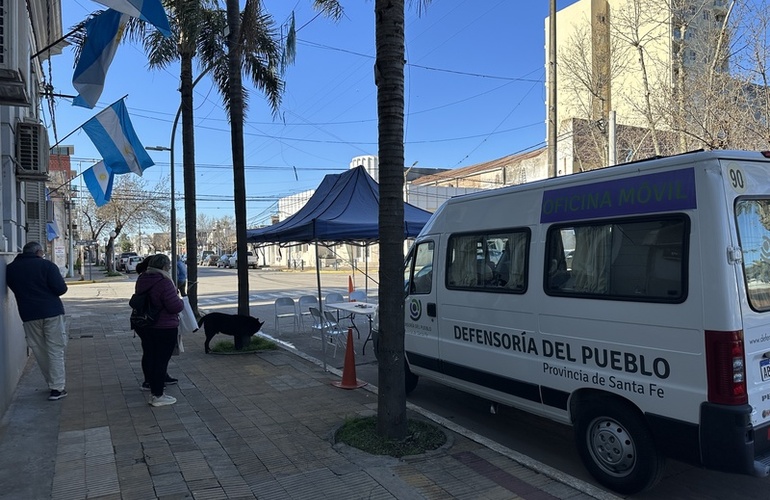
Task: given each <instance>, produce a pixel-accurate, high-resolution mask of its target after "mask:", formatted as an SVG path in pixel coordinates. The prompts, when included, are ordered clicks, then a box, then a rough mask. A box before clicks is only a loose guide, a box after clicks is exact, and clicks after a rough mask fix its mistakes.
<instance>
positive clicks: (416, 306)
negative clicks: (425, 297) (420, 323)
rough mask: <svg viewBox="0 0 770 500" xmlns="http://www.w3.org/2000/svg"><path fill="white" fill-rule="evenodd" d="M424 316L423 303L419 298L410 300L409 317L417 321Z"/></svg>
mask: <svg viewBox="0 0 770 500" xmlns="http://www.w3.org/2000/svg"><path fill="white" fill-rule="evenodd" d="M421 316H422V304H421V303H420V301H419V300H417V299H412V300H411V301H410V302H409V318H410V319H411V320H412V321H417V320H418V319H420V317H421Z"/></svg>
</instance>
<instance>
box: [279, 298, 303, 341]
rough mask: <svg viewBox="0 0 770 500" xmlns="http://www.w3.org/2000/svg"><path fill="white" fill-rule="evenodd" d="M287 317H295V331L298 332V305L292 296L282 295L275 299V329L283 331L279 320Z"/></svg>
mask: <svg viewBox="0 0 770 500" xmlns="http://www.w3.org/2000/svg"><path fill="white" fill-rule="evenodd" d="M286 318H293V321H294V333H297V325H298V318H297V306H296V304H295V303H294V299H292V298H291V297H280V298H277V299H275V331H276V332H277V333H280V332H281V329H280V327H279V321H280V320H282V319H286Z"/></svg>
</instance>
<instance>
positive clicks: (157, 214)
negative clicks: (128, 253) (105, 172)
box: [83, 174, 169, 271]
mask: <svg viewBox="0 0 770 500" xmlns="http://www.w3.org/2000/svg"><path fill="white" fill-rule="evenodd" d="M167 193H168V189H167V188H166V186H165V185H164V184H163V183H160V184H158V185H156V186H155V187H153V188H152V189H147V182H146V181H145V180H144V179H142V178H141V177H139V176H136V175H133V174H125V175H118V176H116V177H115V181H114V186H113V189H112V198H111V199H110V201H109V203H107V204H106V205H103V206H101V207H98V208H97V207H96V205H95V204H94V203H93V201H92V200H91V201H90V203H86V204H85V205H84V207H83V220H84V224H85V225H86V226H87V227H88V230H89V231H90V236H91V239H95V240H98V238H99V236H100V235H101V234H102V232H104V233H105V236H109V241H108V243H107V249H106V256H105V264H106V265H107V269H108V270H109V271H114V270H115V268H114V266H115V264H114V253H115V250H114V245H115V243H114V241H115V238H117V237H118V236H120V234H121V233H122V232H123V231H133V230H135V229H136V228H137V227H139V225H140V224H144V225H151V224H156V225H158V226H161V227H162V226H164V225H167V224H168V213H169V200H168V194H167ZM112 231H115V236H114V237H113V236H112V235H111V234H110V233H111V232H112Z"/></svg>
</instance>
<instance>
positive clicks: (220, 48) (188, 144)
mask: <svg viewBox="0 0 770 500" xmlns="http://www.w3.org/2000/svg"><path fill="white" fill-rule="evenodd" d="M165 7H166V9H167V12H168V13H169V14H170V19H169V21H170V24H171V29H172V33H173V36H172V37H171V38H165V37H163V36H162V35H161V34H160V33H159V32H157V31H155V30H153V31H151V32H149V33H145V32H144V31H141V30H137V31H136V34H138V35H139V36H141V37H142V40H143V43H144V46H145V50H146V51H147V53H148V59H149V65H150V67H151V68H164V67H166V66H168V65H169V64H171V63H172V62H174V61H176V60H179V62H180V93H181V111H182V149H183V159H182V164H183V170H184V190H185V233H186V238H187V265H188V270H187V280H188V283H191V284H193V283H196V282H197V281H198V255H197V247H198V242H197V234H198V232H197V214H196V209H195V198H196V186H195V133H194V126H193V109H194V106H193V87H194V86H195V84H196V83H197V81H198V80H199V79H200V78H201V77H202V76H203V75H204V74H206V73H209V72H211V73H212V75H213V78H214V80H215V81H216V83H217V89H218V90H219V92H220V94H221V96H222V98H223V101H224V103H225V107H226V109H227V110H228V112H229V113H230V114H231V115H232V114H233V111H234V108H235V110H236V111H235V113H236V114H239V116H240V118H239V120H237V121H239V123H240V137H241V144H240V160H236V155H235V154H234V155H233V161H234V164H235V165H237V164H240V166H241V167H240V175H238V174H237V172H238V167H237V166H234V173H235V174H236V175H235V181H234V184H235V192H236V193H239V192H241V193H242V196H241V197H240V200H239V196H238V195H237V194H236V197H235V200H236V201H235V202H236V214H238V212H239V210H241V211H242V212H243V214H244V216H243V220H242V228H241V232H238V230H237V226H238V225H237V224H236V236H237V238H238V252H239V254H240V255H245V254H246V248H245V244H246V243H245V241H246V239H245V238H246V220H245V210H246V207H245V181H244V176H243V140H242V137H243V133H242V130H243V118H242V117H243V108H244V105H243V103H244V101H245V100H246V99H247V98H248V92H247V91H246V90H245V89H243V86H242V85H241V71H246V72H247V74H248V75H249V77H250V79H251V80H252V82H253V83H254V85H255V86H256V87H257V88H258V89H260V90H261V91H263V92H264V93H265V95H266V97H267V99H268V101H269V103H270V105H271V107H272V109H273V112H274V113H277V111H278V107H279V106H280V102H281V94H282V92H283V82H282V80H281V78H280V73H279V63H280V60H281V54H282V51H281V48H280V45H279V44H278V42H277V41H276V40H278V39H279V37H278V34H277V33H276V32H275V31H274V30H273V28H272V26H273V22H272V19H271V18H270V16H268V15H264V14H262V13H261V12H260V11H259V10H258V9H259V2H251V1H248V2H246V6H245V8H244V11H243V13H241V12H239V11H238V10H237V9H236V12H235V13H234V16H235V17H236V18H238V21H239V24H240V22H242V23H243V26H244V27H246V28H247V29H243V30H238V31H237V32H236V31H234V30H233V29H232V28H230V23H229V20H228V17H227V13H226V12H225V11H223V10H221V9H218V8H217V2H216V1H214V0H166V2H165ZM241 19H242V20H241ZM228 28H230V32H229V34H228V32H227V29H228ZM131 33H132V32H131V31H130V30H129V35H131ZM231 40H234V43H235V46H236V47H237V51H236V54H237V56H238V58H239V61H241V62H240V63H239V65H238V67H237V71H236V73H237V74H235V75H232V74H231V73H230V68H229V61H228V53H227V52H226V51H225V46H226V45H227V44H228V43H230V41H231ZM196 56H197V57H198V59H199V60H200V64H201V66H202V68H203V71H202V72H201V73H200V74H199V75H198V78H197V79H196V80H193V60H194V59H195V57H196ZM231 80H232V81H233V82H234V83H233V86H232V88H234V89H240V91H239V92H237V95H235V96H234V95H233V94H232V93H231V91H230V90H231V83H230V82H231ZM235 80H237V82H236V81H235ZM233 103H235V105H234V106H233ZM241 204H242V206H241ZM172 229H173V228H172ZM241 246H243V248H241ZM248 289H249V285H248V268H247V267H246V266H239V267H238V304H239V308H238V312H239V314H248ZM188 297H189V300H190V306H191V307H192V308H193V310H195V311H197V310H198V294H197V288H196V287H195V286H191V287H190V289H189V290H188ZM243 304H245V310H244V308H243Z"/></svg>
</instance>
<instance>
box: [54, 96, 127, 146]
mask: <svg viewBox="0 0 770 500" xmlns="http://www.w3.org/2000/svg"><path fill="white" fill-rule="evenodd" d="M126 97H128V94H126V95H124V96H123V97H121V98H120V99H118V100H117V101H115V102H113V103H112V104H110V106H112V105H113V104H117V103H119V102H120V101H122V100H123V99H125V98H126ZM110 106H107V107H105V108H104V109H107V108H109V107H110ZM104 109H103V110H102V111H104ZM102 111H99V113H101V112H102ZM99 113H96V115H98V114H99ZM96 115H94V116H96ZM91 119H93V116H92V117H91V118H89V119H88V120H91ZM88 120H86V121H84V122H83V123H81V124H80V126H78V127H77V128H76V129H75V130H73V131H72V132H70V133H69V134H67V135H65V136H64V137H62V138H61V139H59V140H58V141H56V144H54V145H53V146H51V147H50V148H48V151H51V150H52V149H53V148H55V147H56V146H58V145H59V144H61V143H62V142H64V141H65V140H66V139H67V137H69V136H71V135H72V134H74V133H75V132H77V131H78V130H80V129H81V128H83V125H85V124H86V123H88Z"/></svg>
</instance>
